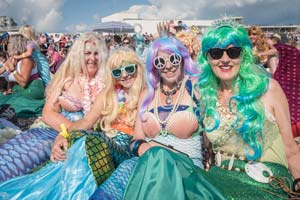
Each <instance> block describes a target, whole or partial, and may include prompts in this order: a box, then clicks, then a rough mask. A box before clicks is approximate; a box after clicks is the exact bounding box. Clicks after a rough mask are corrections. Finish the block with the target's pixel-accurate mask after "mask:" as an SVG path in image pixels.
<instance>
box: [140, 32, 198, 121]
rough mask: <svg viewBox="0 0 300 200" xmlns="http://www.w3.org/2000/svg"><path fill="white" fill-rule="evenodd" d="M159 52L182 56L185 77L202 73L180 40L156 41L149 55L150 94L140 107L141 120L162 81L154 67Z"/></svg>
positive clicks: (147, 64)
mask: <svg viewBox="0 0 300 200" xmlns="http://www.w3.org/2000/svg"><path fill="white" fill-rule="evenodd" d="M159 51H163V52H165V53H168V54H172V53H176V54H178V55H180V56H181V57H182V65H181V66H182V69H183V72H184V75H188V76H197V75H199V73H200V69H199V68H198V67H197V66H196V64H195V63H194V62H193V60H192V58H191V57H190V55H189V52H188V50H187V49H186V48H185V46H184V45H183V44H182V43H181V42H180V41H179V40H177V39H176V38H173V37H163V38H158V39H156V40H154V41H153V43H152V44H151V45H150V47H149V49H148V53H147V60H146V82H147V86H148V93H147V95H146V97H145V99H144V101H143V102H142V104H141V107H140V112H139V115H140V117H141V119H142V115H143V113H144V112H145V111H146V109H147V107H148V105H149V104H150V102H151V101H152V100H153V97H154V92H155V89H156V88H157V87H158V83H159V81H160V75H159V73H158V71H157V69H156V68H155V67H154V65H153V60H154V59H155V58H156V57H157V55H158V52H159ZM142 120H143V119H142Z"/></svg>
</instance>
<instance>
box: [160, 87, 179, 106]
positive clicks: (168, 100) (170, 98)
mask: <svg viewBox="0 0 300 200" xmlns="http://www.w3.org/2000/svg"><path fill="white" fill-rule="evenodd" d="M181 83H182V81H180V82H179V83H178V84H177V85H176V86H175V87H174V88H173V89H172V90H170V91H167V90H165V89H164V87H163V85H162V84H161V82H160V84H159V85H160V91H161V92H162V93H163V94H164V95H166V96H167V98H166V104H167V105H170V104H171V103H172V102H173V95H174V94H176V92H177V91H178V90H179V89H180V86H181Z"/></svg>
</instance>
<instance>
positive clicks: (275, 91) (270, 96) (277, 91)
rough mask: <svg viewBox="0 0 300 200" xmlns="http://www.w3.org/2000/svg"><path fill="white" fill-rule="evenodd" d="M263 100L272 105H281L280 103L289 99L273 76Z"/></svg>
mask: <svg viewBox="0 0 300 200" xmlns="http://www.w3.org/2000/svg"><path fill="white" fill-rule="evenodd" d="M262 100H263V101H264V102H265V104H266V105H270V106H272V107H276V106H279V104H282V103H284V102H286V101H287V99H286V96H285V94H284V92H283V90H282V88H281V86H280V85H279V83H278V82H277V81H276V80H275V79H273V78H270V83H269V88H268V90H267V92H266V93H265V95H264V96H263V97H262Z"/></svg>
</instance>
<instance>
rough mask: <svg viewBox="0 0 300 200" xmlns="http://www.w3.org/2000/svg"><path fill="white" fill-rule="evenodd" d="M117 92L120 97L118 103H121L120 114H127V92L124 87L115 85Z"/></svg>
mask: <svg viewBox="0 0 300 200" xmlns="http://www.w3.org/2000/svg"><path fill="white" fill-rule="evenodd" d="M115 90H116V92H117V96H118V102H119V114H125V113H126V108H125V101H126V98H125V92H124V90H123V89H122V86H121V85H120V84H116V85H115Z"/></svg>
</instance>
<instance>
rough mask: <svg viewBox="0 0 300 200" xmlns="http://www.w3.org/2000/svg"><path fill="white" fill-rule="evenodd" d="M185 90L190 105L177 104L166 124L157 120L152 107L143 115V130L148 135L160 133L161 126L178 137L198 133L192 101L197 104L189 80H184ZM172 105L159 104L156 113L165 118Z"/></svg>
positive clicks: (153, 135)
mask: <svg viewBox="0 0 300 200" xmlns="http://www.w3.org/2000/svg"><path fill="white" fill-rule="evenodd" d="M185 89H186V91H185V92H188V94H189V96H190V97H191V99H192V101H191V102H190V104H191V105H181V104H180V105H179V106H178V108H177V110H176V111H175V112H174V113H173V114H172V116H170V119H169V121H168V123H167V125H166V126H163V125H161V124H160V122H159V121H158V119H157V117H156V116H155V114H154V108H152V109H150V110H149V111H147V112H146V113H145V114H144V115H143V117H144V119H146V121H143V122H142V126H143V130H144V132H145V134H146V135H147V136H148V137H149V136H150V137H155V136H157V135H160V133H161V131H162V128H163V129H164V128H166V130H167V131H168V133H169V134H171V135H174V136H176V137H178V138H182V139H183V138H190V137H192V136H194V135H199V132H200V129H199V122H198V119H197V116H196V115H197V113H196V115H195V107H194V106H193V103H195V104H196V105H197V103H198V100H197V99H196V97H195V96H194V95H193V86H192V82H191V80H188V81H187V82H186V86H185ZM172 108H173V105H169V106H159V107H158V115H159V117H160V119H162V120H165V119H166V117H167V116H168V114H169V113H170V112H171V110H172Z"/></svg>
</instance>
